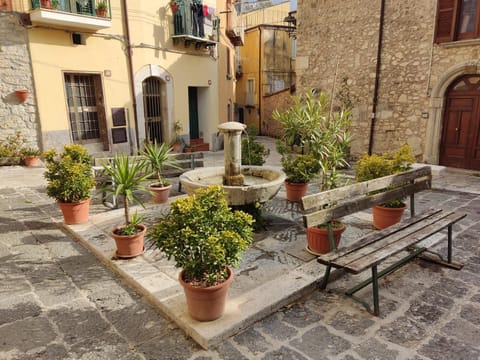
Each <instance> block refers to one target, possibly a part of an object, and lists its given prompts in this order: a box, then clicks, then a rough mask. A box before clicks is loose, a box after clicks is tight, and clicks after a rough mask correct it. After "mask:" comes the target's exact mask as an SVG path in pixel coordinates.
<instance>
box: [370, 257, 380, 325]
mask: <svg viewBox="0 0 480 360" xmlns="http://www.w3.org/2000/svg"><path fill="white" fill-rule="evenodd" d="M372 288H373V313H374V314H375V315H376V316H378V315H380V305H379V301H378V273H377V265H374V266H372Z"/></svg>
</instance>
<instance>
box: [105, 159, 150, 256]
mask: <svg viewBox="0 0 480 360" xmlns="http://www.w3.org/2000/svg"><path fill="white" fill-rule="evenodd" d="M146 166H147V164H146V162H145V160H144V159H141V160H138V159H136V160H133V159H132V158H130V157H128V156H127V155H125V154H117V155H115V156H114V158H113V159H112V161H111V162H110V163H106V164H103V169H104V171H105V174H106V175H107V176H109V177H110V178H111V179H112V183H111V184H110V185H107V186H106V187H105V188H104V190H105V191H106V192H107V193H112V194H114V195H115V196H116V197H117V198H119V199H122V200H123V214H124V224H123V225H120V226H117V227H115V228H114V229H113V230H112V231H111V232H110V236H111V237H112V238H113V239H114V240H115V243H116V246H117V251H116V253H115V254H116V256H117V257H119V258H132V257H135V256H138V255H141V254H143V251H144V246H143V244H144V237H145V233H146V231H147V228H146V226H145V225H143V224H141V221H142V218H141V217H139V216H138V214H137V212H135V213H134V214H133V216H132V217H131V218H130V203H137V204H139V205H141V206H142V207H143V201H142V199H141V198H140V197H139V196H138V195H137V194H135V192H136V191H139V190H145V186H144V185H142V182H143V181H145V180H146V179H147V178H148V177H149V176H150V173H149V172H146V171H145V170H146Z"/></svg>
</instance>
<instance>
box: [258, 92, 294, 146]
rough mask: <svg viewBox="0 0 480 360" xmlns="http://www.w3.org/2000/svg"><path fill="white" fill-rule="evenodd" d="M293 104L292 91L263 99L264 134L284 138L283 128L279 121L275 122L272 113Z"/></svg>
mask: <svg viewBox="0 0 480 360" xmlns="http://www.w3.org/2000/svg"><path fill="white" fill-rule="evenodd" d="M291 104H292V99H291V96H290V90H288V89H287V90H283V91H280V92H278V93H275V94H272V95H270V96H264V97H263V122H262V134H263V135H267V136H272V137H276V138H278V137H280V136H282V128H281V125H280V123H279V122H278V121H276V120H274V119H273V117H272V113H273V111H274V110H278V111H281V110H282V109H286V108H288V107H289V106H290V105H291Z"/></svg>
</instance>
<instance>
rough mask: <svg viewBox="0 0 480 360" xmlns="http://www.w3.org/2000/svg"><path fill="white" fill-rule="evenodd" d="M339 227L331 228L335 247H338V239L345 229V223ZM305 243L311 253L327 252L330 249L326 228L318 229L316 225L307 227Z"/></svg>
mask: <svg viewBox="0 0 480 360" xmlns="http://www.w3.org/2000/svg"><path fill="white" fill-rule="evenodd" d="M341 225H342V226H341V227H339V228H336V229H335V228H334V229H333V240H334V242H335V248H338V244H339V243H340V239H341V237H342V234H343V232H344V231H345V225H344V224H341ZM307 245H308V250H309V251H310V252H312V253H313V254H327V253H329V252H330V251H331V249H330V240H329V239H328V230H327V229H326V228H325V229H323V228H322V229H319V228H318V227H309V228H307Z"/></svg>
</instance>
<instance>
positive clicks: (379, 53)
mask: <svg viewBox="0 0 480 360" xmlns="http://www.w3.org/2000/svg"><path fill="white" fill-rule="evenodd" d="M384 18H385V0H381V2H380V22H379V29H378V45H377V64H376V68H375V85H374V88H373V101H372V113H371V115H370V118H371V122H370V137H369V139H368V155H372V149H373V135H374V133H375V120H376V118H377V103H378V88H379V85H380V68H381V66H382V43H383V25H384Z"/></svg>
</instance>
